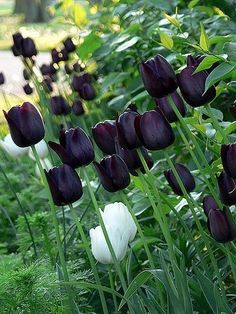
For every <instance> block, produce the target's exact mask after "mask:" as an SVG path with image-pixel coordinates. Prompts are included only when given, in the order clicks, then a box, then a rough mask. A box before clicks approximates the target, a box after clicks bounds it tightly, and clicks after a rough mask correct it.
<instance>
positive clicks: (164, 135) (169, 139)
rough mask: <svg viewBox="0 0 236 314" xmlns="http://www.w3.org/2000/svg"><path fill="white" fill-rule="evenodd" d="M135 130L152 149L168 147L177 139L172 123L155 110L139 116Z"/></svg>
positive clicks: (136, 119)
mask: <svg viewBox="0 0 236 314" xmlns="http://www.w3.org/2000/svg"><path fill="white" fill-rule="evenodd" d="M135 130H136V133H137V135H138V137H139V139H140V141H141V143H142V144H143V146H144V147H146V148H147V149H150V150H159V149H163V148H166V147H168V146H170V145H171V144H172V143H173V142H174V140H175V136H174V132H173V130H172V128H171V125H170V124H169V122H168V121H167V120H166V119H165V117H163V115H162V114H160V113H159V112H157V111H155V110H151V111H147V112H145V113H144V114H143V115H139V116H137V117H136V118H135Z"/></svg>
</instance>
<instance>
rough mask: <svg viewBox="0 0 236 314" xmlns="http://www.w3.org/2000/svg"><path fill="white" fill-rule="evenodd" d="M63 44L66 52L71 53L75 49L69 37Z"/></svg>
mask: <svg viewBox="0 0 236 314" xmlns="http://www.w3.org/2000/svg"><path fill="white" fill-rule="evenodd" d="M63 44H64V46H65V48H66V50H67V52H73V51H75V49H76V46H75V44H74V43H73V41H72V39H71V38H70V37H68V38H67V39H66V40H64V41H63Z"/></svg>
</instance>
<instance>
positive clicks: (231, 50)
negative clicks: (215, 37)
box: [223, 42, 236, 61]
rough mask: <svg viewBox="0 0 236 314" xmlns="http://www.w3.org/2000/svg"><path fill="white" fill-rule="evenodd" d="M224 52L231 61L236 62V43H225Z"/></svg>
mask: <svg viewBox="0 0 236 314" xmlns="http://www.w3.org/2000/svg"><path fill="white" fill-rule="evenodd" d="M223 50H224V52H225V53H226V54H227V55H228V57H229V59H230V60H232V61H236V42H229V43H225V45H224V48H223Z"/></svg>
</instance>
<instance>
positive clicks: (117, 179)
mask: <svg viewBox="0 0 236 314" xmlns="http://www.w3.org/2000/svg"><path fill="white" fill-rule="evenodd" d="M94 166H95V168H96V170H97V173H98V176H99V177H100V180H101V183H102V186H103V187H104V189H105V190H107V191H108V192H117V191H119V190H123V189H125V188H126V187H127V186H128V185H129V184H130V175H129V171H128V168H127V166H126V164H125V162H124V161H123V159H121V158H120V157H119V156H118V155H116V154H114V155H112V156H108V157H105V158H103V159H102V160H101V162H100V163H97V162H94Z"/></svg>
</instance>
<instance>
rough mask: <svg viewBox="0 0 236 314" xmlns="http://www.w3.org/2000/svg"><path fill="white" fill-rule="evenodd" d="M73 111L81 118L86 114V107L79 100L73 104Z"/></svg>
mask: <svg viewBox="0 0 236 314" xmlns="http://www.w3.org/2000/svg"><path fill="white" fill-rule="evenodd" d="M72 111H73V113H74V114H75V115H76V116H81V115H83V114H84V112H85V111H84V107H83V104H82V101H81V100H79V99H77V100H75V101H74V102H73V104H72Z"/></svg>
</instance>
